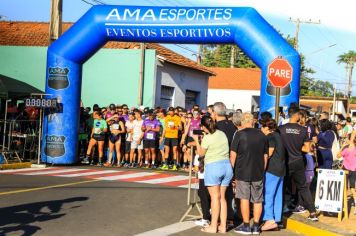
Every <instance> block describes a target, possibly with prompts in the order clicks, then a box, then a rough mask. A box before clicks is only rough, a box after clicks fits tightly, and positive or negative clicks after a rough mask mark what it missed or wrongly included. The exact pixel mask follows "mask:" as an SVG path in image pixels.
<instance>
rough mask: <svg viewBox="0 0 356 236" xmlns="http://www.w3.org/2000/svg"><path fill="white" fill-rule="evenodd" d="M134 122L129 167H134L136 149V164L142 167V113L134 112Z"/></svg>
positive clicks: (139, 111)
mask: <svg viewBox="0 0 356 236" xmlns="http://www.w3.org/2000/svg"><path fill="white" fill-rule="evenodd" d="M134 114H135V120H134V124H133V128H132V141H131V152H130V159H131V158H133V159H132V160H133V162H131V167H136V165H135V159H136V158H135V150H136V149H137V164H138V166H140V167H141V166H142V150H143V141H142V140H143V135H144V132H143V131H142V125H143V119H142V111H141V110H135V111H134Z"/></svg>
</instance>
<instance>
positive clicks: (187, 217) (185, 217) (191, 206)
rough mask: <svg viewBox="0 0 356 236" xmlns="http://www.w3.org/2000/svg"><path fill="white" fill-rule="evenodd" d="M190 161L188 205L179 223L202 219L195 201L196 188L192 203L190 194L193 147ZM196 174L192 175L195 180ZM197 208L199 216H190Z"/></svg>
mask: <svg viewBox="0 0 356 236" xmlns="http://www.w3.org/2000/svg"><path fill="white" fill-rule="evenodd" d="M190 155H191V157H192V158H191V161H190V164H189V184H188V194H187V205H188V209H187V211H186V212H185V213H184V215H183V216H182V218H181V219H180V221H179V222H183V221H185V220H197V219H200V218H202V217H203V213H202V210H201V207H200V205H199V204H198V203H199V201H198V200H197V188H194V190H193V201H191V200H192V199H191V197H192V196H191V195H192V194H191V192H192V168H193V161H194V146H192V147H191V152H190ZM197 175H198V174H197V173H196V172H195V173H194V177H195V178H197V177H198V176H197ZM194 208H197V210H198V212H199V215H193V214H191V211H192V210H193V209H194Z"/></svg>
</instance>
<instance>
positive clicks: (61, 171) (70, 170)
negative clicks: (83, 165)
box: [19, 168, 85, 175]
mask: <svg viewBox="0 0 356 236" xmlns="http://www.w3.org/2000/svg"><path fill="white" fill-rule="evenodd" d="M79 170H83V171H84V170H85V169H74V168H73V169H61V170H52V171H51V170H49V171H47V170H46V171H40V172H31V173H19V174H21V175H47V174H57V173H68V172H74V171H79Z"/></svg>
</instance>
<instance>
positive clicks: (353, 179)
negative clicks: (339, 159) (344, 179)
mask: <svg viewBox="0 0 356 236" xmlns="http://www.w3.org/2000/svg"><path fill="white" fill-rule="evenodd" d="M349 182H350V188H355V185H356V171H350V170H349Z"/></svg>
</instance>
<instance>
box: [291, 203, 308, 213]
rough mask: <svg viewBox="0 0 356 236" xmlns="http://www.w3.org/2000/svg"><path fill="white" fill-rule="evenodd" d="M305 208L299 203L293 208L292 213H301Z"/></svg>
mask: <svg viewBox="0 0 356 236" xmlns="http://www.w3.org/2000/svg"><path fill="white" fill-rule="evenodd" d="M305 212H306V210H305V208H304V207H303V206H301V205H299V206H296V207H295V208H294V210H293V213H295V214H302V213H305Z"/></svg>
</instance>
